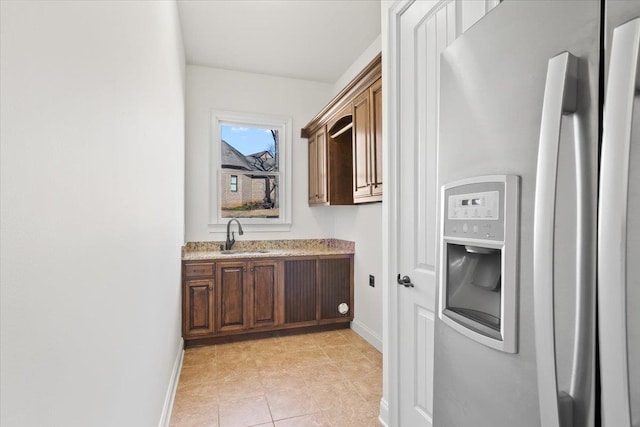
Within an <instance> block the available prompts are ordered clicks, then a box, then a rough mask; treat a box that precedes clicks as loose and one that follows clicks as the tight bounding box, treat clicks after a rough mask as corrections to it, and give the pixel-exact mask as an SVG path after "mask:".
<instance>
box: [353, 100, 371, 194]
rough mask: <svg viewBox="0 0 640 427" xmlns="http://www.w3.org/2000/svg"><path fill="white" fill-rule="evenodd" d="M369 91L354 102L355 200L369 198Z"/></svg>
mask: <svg viewBox="0 0 640 427" xmlns="http://www.w3.org/2000/svg"><path fill="white" fill-rule="evenodd" d="M370 106H371V103H370V99H369V91H368V90H367V91H365V92H364V93H362V94H361V95H360V96H358V97H357V98H356V99H355V100H354V101H353V144H352V146H353V198H354V202H357V201H358V198H362V197H369V196H370V195H371V186H370V182H369V179H370V171H369V169H370V164H371V162H370V159H369V156H370V154H369V145H370V134H371V130H370V129H371V123H370V120H371V114H370Z"/></svg>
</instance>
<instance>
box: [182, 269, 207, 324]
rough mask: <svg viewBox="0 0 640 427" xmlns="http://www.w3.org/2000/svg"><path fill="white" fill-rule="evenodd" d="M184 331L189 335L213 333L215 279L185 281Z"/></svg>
mask: <svg viewBox="0 0 640 427" xmlns="http://www.w3.org/2000/svg"><path fill="white" fill-rule="evenodd" d="M184 291H185V292H184V294H185V295H184V313H185V314H186V316H185V317H184V319H183V320H184V321H183V324H184V331H183V332H184V333H185V334H186V335H189V336H201V335H209V334H212V333H213V280H209V279H201V280H187V281H185V283H184Z"/></svg>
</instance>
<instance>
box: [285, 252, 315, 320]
mask: <svg viewBox="0 0 640 427" xmlns="http://www.w3.org/2000/svg"><path fill="white" fill-rule="evenodd" d="M316 289H317V288H316V260H315V259H301V260H291V261H285V262H284V323H286V324H291V323H306V324H311V325H313V324H316V322H317V319H318V309H317V291H316Z"/></svg>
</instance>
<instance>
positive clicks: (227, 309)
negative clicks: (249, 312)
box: [216, 262, 246, 332]
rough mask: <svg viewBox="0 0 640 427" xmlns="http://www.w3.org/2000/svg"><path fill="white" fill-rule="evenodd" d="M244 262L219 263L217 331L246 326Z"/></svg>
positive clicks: (238, 328) (232, 329) (239, 328)
mask: <svg viewBox="0 0 640 427" xmlns="http://www.w3.org/2000/svg"><path fill="white" fill-rule="evenodd" d="M245 274H246V265H245V263H244V262H221V263H218V264H217V282H218V285H217V289H216V308H217V317H218V319H217V331H218V332H224V331H234V330H241V329H245V328H246V314H245V306H246V304H245V299H246V293H245V286H244V281H245Z"/></svg>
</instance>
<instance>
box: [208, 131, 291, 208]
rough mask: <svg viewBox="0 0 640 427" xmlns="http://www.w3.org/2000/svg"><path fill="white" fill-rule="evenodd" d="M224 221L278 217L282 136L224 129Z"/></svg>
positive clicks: (274, 133)
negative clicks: (280, 142) (279, 149)
mask: <svg viewBox="0 0 640 427" xmlns="http://www.w3.org/2000/svg"><path fill="white" fill-rule="evenodd" d="M220 136H221V139H222V141H221V144H220V145H221V165H220V166H221V170H222V171H221V179H220V208H221V217H222V218H234V217H237V218H278V217H279V208H280V203H279V200H278V199H279V197H278V196H279V188H278V187H279V181H280V179H279V178H280V177H279V169H280V167H279V159H278V145H279V139H280V138H279V132H278V130H277V129H269V128H262V127H256V126H241V125H221V126H220Z"/></svg>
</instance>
